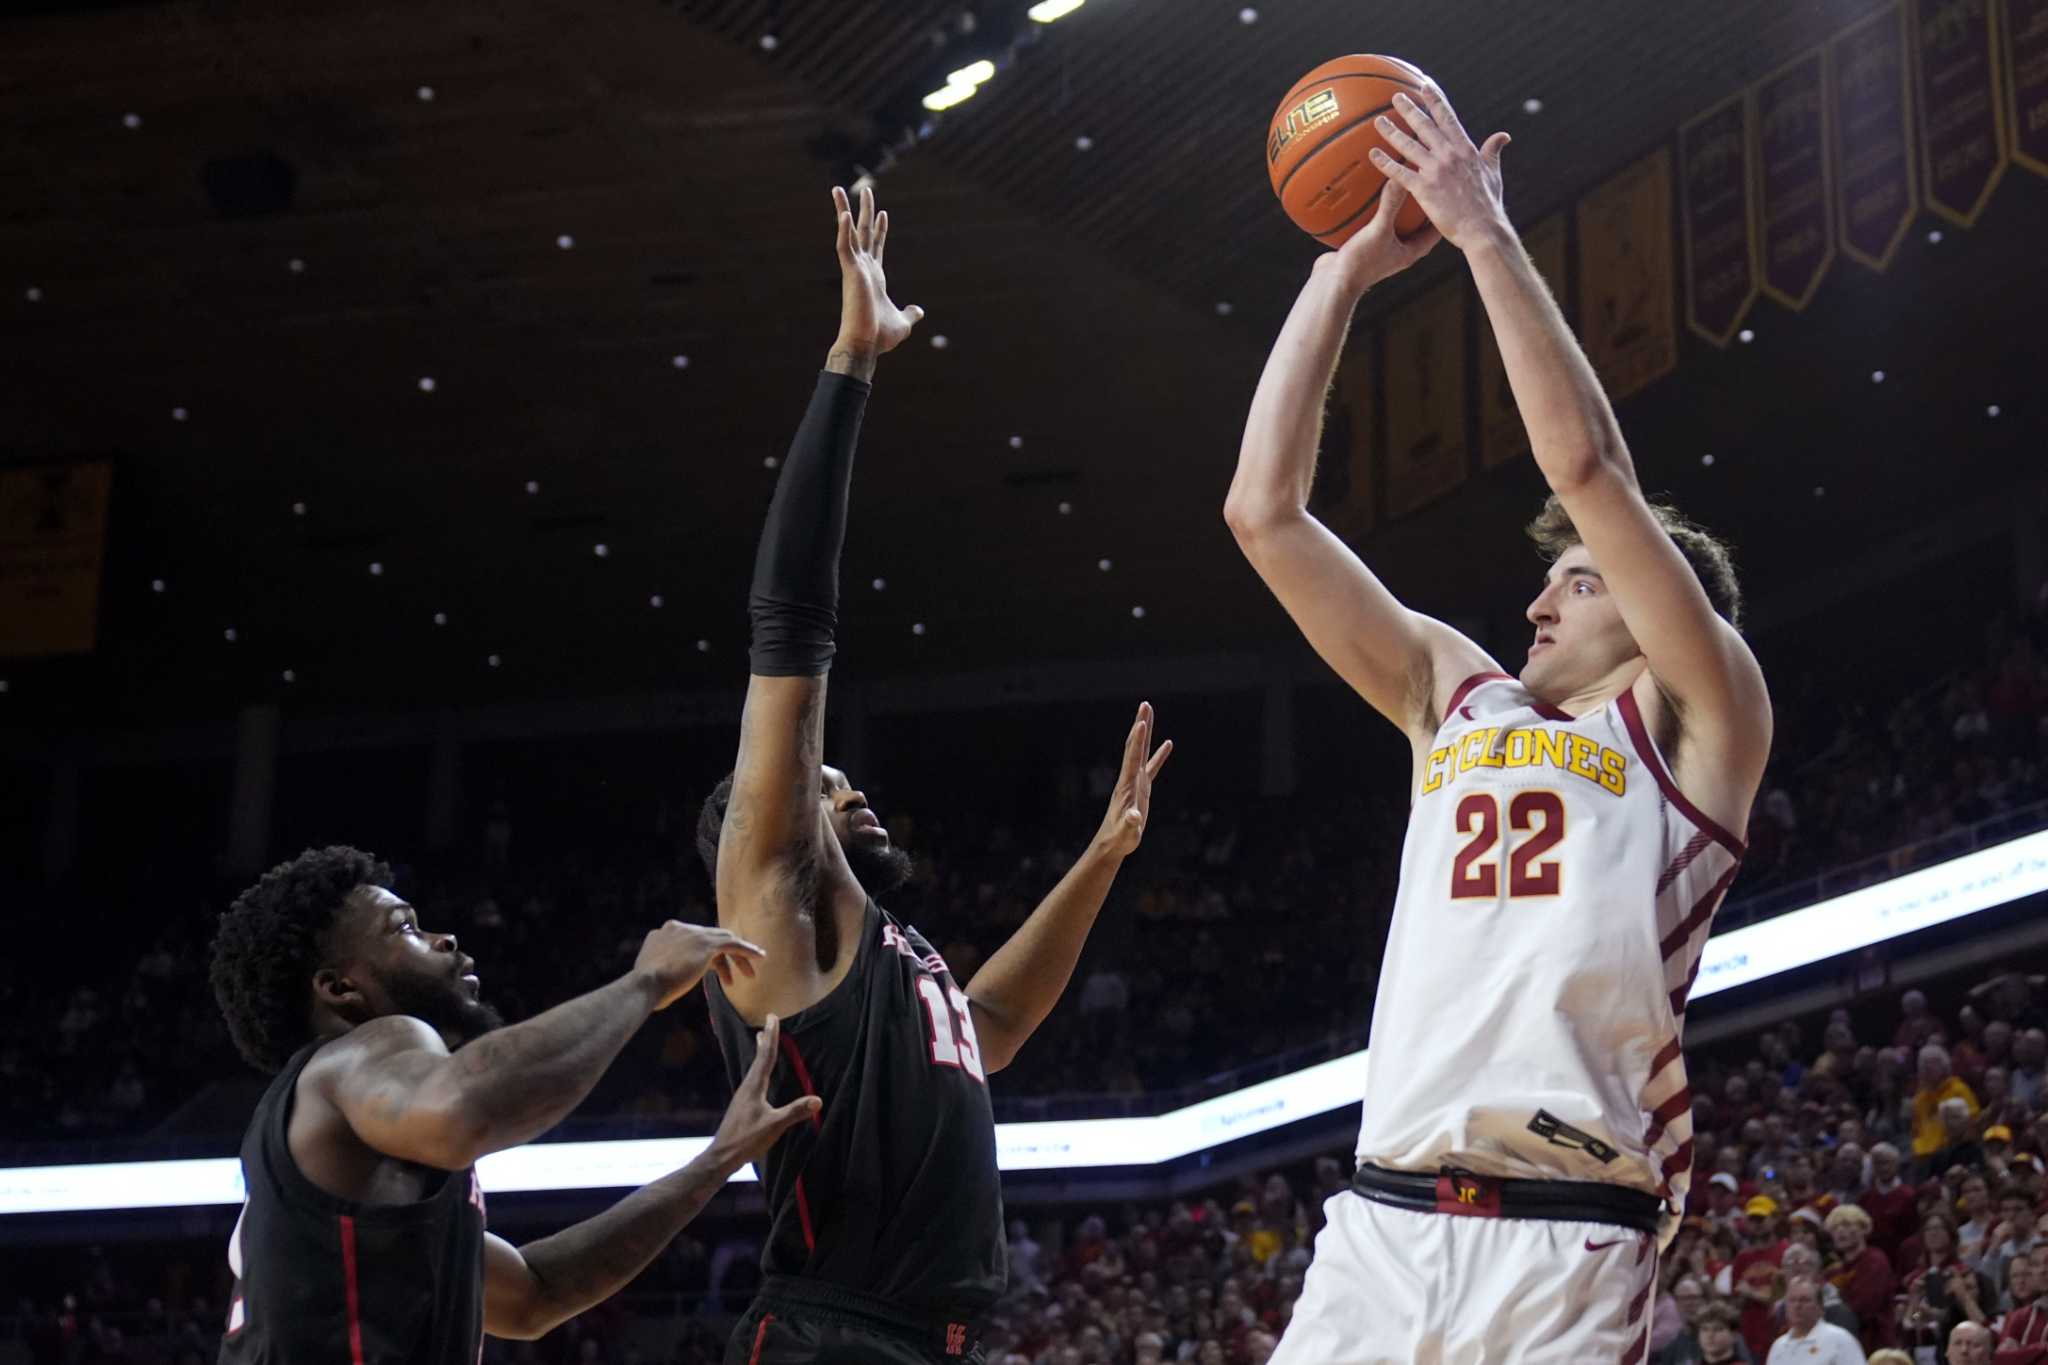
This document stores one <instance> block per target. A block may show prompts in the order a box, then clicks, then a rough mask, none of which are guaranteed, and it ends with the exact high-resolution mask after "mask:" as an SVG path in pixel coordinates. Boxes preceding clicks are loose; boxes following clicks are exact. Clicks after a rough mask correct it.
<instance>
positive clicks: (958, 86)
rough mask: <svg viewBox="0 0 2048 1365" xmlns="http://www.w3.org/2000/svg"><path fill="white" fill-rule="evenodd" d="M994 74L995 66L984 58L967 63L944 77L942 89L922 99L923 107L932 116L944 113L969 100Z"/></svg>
mask: <svg viewBox="0 0 2048 1365" xmlns="http://www.w3.org/2000/svg"><path fill="white" fill-rule="evenodd" d="M995 74H996V64H995V63H994V62H992V61H989V60H988V59H987V58H986V57H984V58H983V59H982V60H980V61H978V62H969V63H968V64H967V65H966V66H963V67H961V68H960V69H959V70H958V71H954V72H950V73H948V75H947V76H946V84H945V86H944V87H943V88H942V89H938V90H934V91H932V92H931V94H929V95H926V96H925V97H924V107H925V108H927V109H929V110H931V111H932V112H933V113H934V114H940V113H944V112H945V111H946V110H948V109H951V108H952V107H953V106H954V105H956V104H959V103H961V102H963V101H965V100H968V99H971V98H972V97H973V95H974V92H975V91H977V90H979V89H980V88H981V86H982V82H984V81H986V80H988V79H989V78H990V77H991V76H993V75H995Z"/></svg>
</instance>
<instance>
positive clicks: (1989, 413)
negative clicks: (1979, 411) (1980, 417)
mask: <svg viewBox="0 0 2048 1365" xmlns="http://www.w3.org/2000/svg"><path fill="white" fill-rule="evenodd" d="M1984 415H1985V416H1986V417H1996V416H1998V404H1996V403H1993V404H1992V405H1991V406H1990V407H1988V408H1986V409H1984Z"/></svg>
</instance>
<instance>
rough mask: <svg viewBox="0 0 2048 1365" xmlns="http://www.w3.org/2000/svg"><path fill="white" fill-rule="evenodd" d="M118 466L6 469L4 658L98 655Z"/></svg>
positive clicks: (1, 570) (1, 498)
mask: <svg viewBox="0 0 2048 1365" xmlns="http://www.w3.org/2000/svg"><path fill="white" fill-rule="evenodd" d="M113 482H114V467H113V465H112V464H110V463H108V462H107V461H105V460H98V461H94V462H91V463H88V464H69V465H36V466H31V467H27V468H17V469H0V658H4V659H23V658H40V657H43V656H46V655H52V654H85V653H89V652H91V650H92V648H93V645H94V643H95V642H96V640H97V638H98V630H99V607H100V568H101V564H102V562H103V561H104V559H105V557H106V547H107V498H108V494H109V492H110V490H111V489H112V488H113Z"/></svg>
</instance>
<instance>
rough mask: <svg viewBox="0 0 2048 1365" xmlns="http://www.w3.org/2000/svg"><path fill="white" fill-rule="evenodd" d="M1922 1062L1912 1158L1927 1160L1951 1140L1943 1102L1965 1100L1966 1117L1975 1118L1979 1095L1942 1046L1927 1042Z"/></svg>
mask: <svg viewBox="0 0 2048 1365" xmlns="http://www.w3.org/2000/svg"><path fill="white" fill-rule="evenodd" d="M1907 994H1908V995H1909V996H1910V995H1916V994H1918V992H1915V991H1909V992H1907ZM1923 1008H1924V1000H1923ZM1919 1059H1920V1061H1919V1066H1920V1069H1919V1072H1918V1081H1919V1085H1918V1088H1917V1089H1915V1090H1914V1092H1913V1155H1914V1156H1916V1157H1920V1158H1922V1159H1925V1158H1927V1157H1931V1156H1933V1155H1934V1154H1935V1153H1936V1152H1938V1151H1940V1150H1941V1149H1942V1148H1943V1147H1946V1146H1948V1145H1950V1143H1951V1141H1952V1138H1951V1136H1950V1129H1949V1128H1948V1127H1947V1125H1945V1124H1944V1123H1943V1121H1942V1116H1941V1104H1942V1102H1943V1101H1944V1100H1951V1099H1959V1100H1961V1101H1963V1105H1964V1110H1965V1114H1964V1116H1965V1117H1966V1118H1974V1117H1975V1116H1976V1113H1977V1109H1978V1105H1977V1096H1976V1093H1975V1092H1974V1091H1972V1090H1971V1089H1970V1087H1969V1086H1967V1085H1965V1084H1964V1083H1963V1079H1962V1077H1960V1076H1958V1075H1956V1070H1955V1063H1954V1061H1953V1060H1952V1059H1951V1057H1950V1054H1949V1050H1948V1049H1947V1048H1945V1047H1943V1046H1941V1044H1939V1043H1928V1044H1926V1045H1925V1046H1923V1047H1922V1048H1921V1049H1920V1053H1919Z"/></svg>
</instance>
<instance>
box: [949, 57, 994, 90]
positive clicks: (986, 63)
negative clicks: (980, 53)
mask: <svg viewBox="0 0 2048 1365" xmlns="http://www.w3.org/2000/svg"><path fill="white" fill-rule="evenodd" d="M995 74H996V64H995V63H994V62H992V61H990V60H988V59H987V58H986V57H984V58H982V59H981V60H980V61H978V62H969V63H968V64H967V65H966V66H963V67H961V68H960V69H959V70H958V71H954V72H950V73H948V75H947V76H946V84H948V85H980V84H981V83H982V82H983V81H985V80H987V79H988V78H989V77H991V76H993V75H995Z"/></svg>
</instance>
